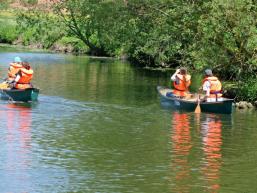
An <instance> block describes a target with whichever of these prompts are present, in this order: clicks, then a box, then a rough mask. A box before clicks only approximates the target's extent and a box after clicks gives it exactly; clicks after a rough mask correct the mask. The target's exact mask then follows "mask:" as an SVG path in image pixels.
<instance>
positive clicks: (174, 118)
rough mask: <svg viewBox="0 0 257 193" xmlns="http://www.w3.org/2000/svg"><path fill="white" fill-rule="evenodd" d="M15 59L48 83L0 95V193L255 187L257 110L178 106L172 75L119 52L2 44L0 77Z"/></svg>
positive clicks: (36, 79) (252, 189)
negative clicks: (163, 90)
mask: <svg viewBox="0 0 257 193" xmlns="http://www.w3.org/2000/svg"><path fill="white" fill-rule="evenodd" d="M15 56H20V57H22V58H23V59H25V60H27V61H29V62H30V63H31V64H32V67H33V69H34V71H35V76H34V79H33V83H34V85H36V86H37V87H39V88H40V89H41V90H40V95H39V99H38V102H35V103H30V104H26V103H12V102H10V101H0V114H1V116H0V128H1V130H0V137H1V140H0V192H133V193H134V192H140V193H143V192H145V193H150V192H153V193H157V192H161V193H164V192H174V193H177V192H181V193H182V192H195V193H199V192H224V193H229V192H231V193H232V192H257V183H256V179H257V161H256V160H257V151H256V149H257V140H256V139H257V121H256V119H257V113H256V111H236V110H234V111H233V114H232V115H217V114H207V113H201V114H200V115H195V114H194V113H192V112H178V111H174V110H172V109H170V108H168V107H167V106H165V105H164V104H161V103H160V98H159V96H158V94H157V91H156V86H157V85H163V86H168V85H169V78H170V73H169V72H166V73H164V72H158V71H148V70H143V69H140V68H135V67H133V66H132V65H130V64H128V63H126V62H121V61H116V60H113V59H104V58H102V59H99V58H98V59H97V58H89V57H85V56H69V55H61V54H49V53H30V52H24V51H19V52H18V51H10V50H9V51H8V50H4V51H3V50H2V52H0V75H1V77H2V78H4V77H5V76H6V73H7V68H8V63H9V62H11V61H12V60H13V58H14V57H15ZM195 80H200V78H199V77H196V78H195ZM195 82H198V83H199V81H195ZM194 86H195V87H197V86H198V85H197V83H196V84H195V85H194Z"/></svg>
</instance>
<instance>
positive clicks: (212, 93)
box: [202, 69, 222, 102]
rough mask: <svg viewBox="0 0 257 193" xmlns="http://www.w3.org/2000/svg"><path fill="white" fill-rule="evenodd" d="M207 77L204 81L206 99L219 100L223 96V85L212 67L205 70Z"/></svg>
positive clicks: (208, 100)
mask: <svg viewBox="0 0 257 193" xmlns="http://www.w3.org/2000/svg"><path fill="white" fill-rule="evenodd" d="M204 74H205V77H204V79H203V83H202V90H203V91H204V92H205V97H204V100H206V101H207V102H214V101H218V100H219V98H220V97H222V93H221V89H222V85H221V82H220V81H219V79H218V78H217V77H215V76H213V74H212V70H211V69H206V70H205V71H204Z"/></svg>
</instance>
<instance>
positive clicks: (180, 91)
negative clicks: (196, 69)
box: [173, 74, 191, 96]
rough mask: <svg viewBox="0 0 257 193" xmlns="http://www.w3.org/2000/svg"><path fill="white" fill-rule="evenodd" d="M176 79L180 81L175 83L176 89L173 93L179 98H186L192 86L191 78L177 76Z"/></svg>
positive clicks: (188, 76)
mask: <svg viewBox="0 0 257 193" xmlns="http://www.w3.org/2000/svg"><path fill="white" fill-rule="evenodd" d="M176 79H178V81H174V82H173V86H174V88H175V89H174V91H173V93H174V94H175V95H178V96H186V94H187V91H188V87H189V86H190V84H191V76H190V75H181V74H177V76H176Z"/></svg>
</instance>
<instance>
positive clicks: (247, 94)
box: [237, 76, 257, 102]
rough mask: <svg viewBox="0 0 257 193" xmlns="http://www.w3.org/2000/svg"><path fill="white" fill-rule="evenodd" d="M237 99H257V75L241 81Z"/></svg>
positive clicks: (251, 100) (252, 100)
mask: <svg viewBox="0 0 257 193" xmlns="http://www.w3.org/2000/svg"><path fill="white" fill-rule="evenodd" d="M237 100H246V101H250V102H254V101H257V76H253V77H250V78H245V79H244V81H242V82H241V83H239V88H238V93H237Z"/></svg>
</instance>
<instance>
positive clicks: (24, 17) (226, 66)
mask: <svg viewBox="0 0 257 193" xmlns="http://www.w3.org/2000/svg"><path fill="white" fill-rule="evenodd" d="M23 2H25V4H26V3H29V4H30V5H32V4H34V3H36V2H37V1H26V0H24V1H23ZM17 24H18V25H17V30H18V31H17V32H18V33H19V38H18V39H19V41H21V42H22V44H24V45H30V44H35V43H37V44H39V45H40V46H39V47H43V48H51V47H53V46H55V45H56V43H65V44H67V42H68V44H70V45H71V46H72V47H76V49H75V50H77V51H82V50H83V52H88V53H89V54H91V55H98V56H117V57H124V56H125V57H128V58H129V59H131V60H133V61H134V62H136V63H139V64H141V65H143V66H151V67H177V66H182V65H183V66H187V67H189V68H191V69H198V70H200V69H203V68H206V67H210V68H212V69H214V72H215V73H219V75H220V76H223V78H226V79H234V80H240V79H242V78H243V77H245V76H248V75H249V74H256V72H257V47H256V45H257V3H256V1H254V0H227V1H224V0H204V1H197V0H158V1H156V0H115V1H114V0H61V1H59V3H54V4H53V7H52V9H51V10H49V9H47V10H43V11H42V10H41V11H40V10H39V9H35V8H32V9H29V10H27V9H26V11H23V12H20V13H19V14H18V16H17ZM11 30H13V29H11ZM15 34H16V35H14V36H12V37H8V38H5V39H10V40H8V42H9V41H12V39H13V38H15V37H16V36H17V33H15ZM1 36H3V35H1V33H0V39H1ZM83 45H84V46H83Z"/></svg>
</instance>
